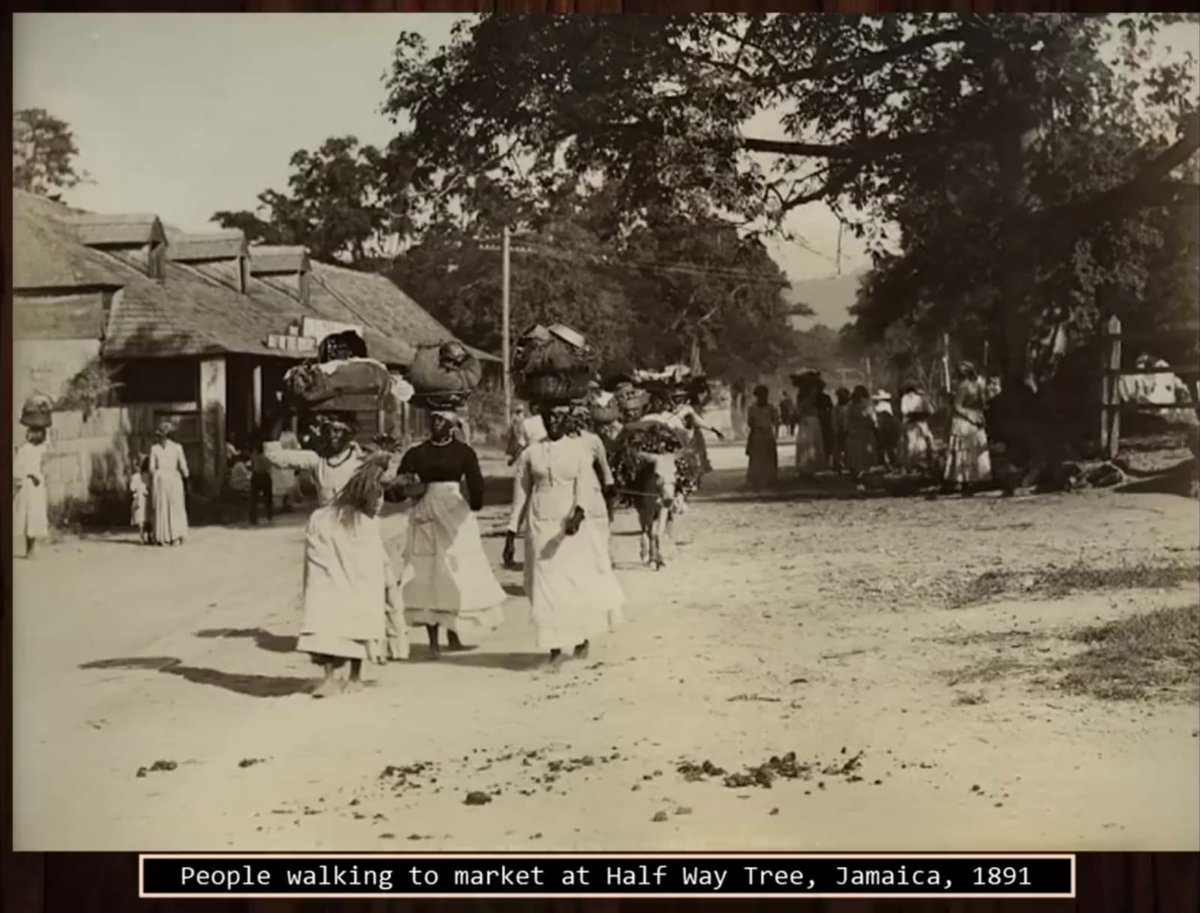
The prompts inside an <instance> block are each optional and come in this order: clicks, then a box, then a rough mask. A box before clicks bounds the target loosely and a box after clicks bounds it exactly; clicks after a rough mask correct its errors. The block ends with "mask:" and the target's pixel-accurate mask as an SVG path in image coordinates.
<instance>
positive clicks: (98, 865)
mask: <svg viewBox="0 0 1200 913" xmlns="http://www.w3.org/2000/svg"><path fill="white" fill-rule="evenodd" d="M17 5H18V6H19V8H20V9H21V10H23V11H31V12H33V11H47V12H49V11H72V10H78V11H83V10H86V11H89V12H96V11H106V10H107V11H116V10H123V11H135V10H147V9H156V10H159V11H168V10H173V11H187V10H206V11H213V12H215V11H241V12H262V13H288V12H336V11H343V12H401V13H403V12H427V13H428V12H437V13H470V12H496V11H501V12H506V13H571V12H576V13H619V12H624V13H627V14H664V13H682V12H694V13H705V12H749V13H763V12H818V11H824V12H832V13H881V12H932V11H935V10H960V11H966V10H972V11H975V12H980V13H990V12H1002V11H1003V12H1017V11H1022V12H1033V11H1040V12H1051V11H1058V12H1068V11H1078V12H1101V11H1113V12H1117V11H1126V10H1136V9H1138V5H1137V4H1134V3H1130V2H1124V3H1100V2H1083V3H1069V2H1063V0H1052V2H1032V0H1023V2H1022V0H1018V2H997V0H948V2H941V3H928V2H924V3H923V2H916V0H908V2H904V0H890V2H871V0H802V2H781V0H774V2H770V0H745V2H736V0H343V2H331V0H241V2H221V0H217V2H213V0H207V2H204V0H193V2H179V0H176V2H166V3H159V4H148V3H131V2H128V0H126V2H120V0H90V2H84V0H77V2H40V3H39V2H25V3H19V4H17ZM1167 7H1174V8H1178V9H1184V8H1185V7H1184V4H1183V3H1182V2H1179V3H1166V4H1164V3H1161V2H1160V3H1158V4H1154V5H1152V7H1151V8H1156V9H1164V8H1167ZM9 21H10V22H11V20H9ZM5 39H6V40H5V48H4V49H5V52H6V53H7V54H8V56H9V60H10V64H11V54H12V50H11V47H12V46H11V31H10V29H6V30H5ZM10 72H11V69H10ZM5 180H6V182H11V175H10V174H9V173H7V172H6V173H5ZM9 189H10V188H6V192H5V197H6V198H8V191H9ZM6 224H7V222H6ZM9 244H10V242H9V241H8V239H6V244H5V246H6V248H7V247H8V246H9ZM6 294H8V292H7V289H6ZM6 304H7V303H6ZM0 313H2V314H3V315H4V317H5V327H4V329H5V332H4V334H3V336H4V344H5V347H6V348H5V354H6V355H7V353H8V349H7V346H8V345H10V344H11V331H10V330H9V328H8V326H7V316H8V314H10V313H11V310H10V308H9V307H7V306H5V307H3V308H0ZM5 374H7V372H5ZM8 383H9V384H10V385H11V379H10V380H9V381H8ZM8 401H11V397H8ZM9 424H10V423H6V424H5V426H4V427H5V430H6V431H7V430H8V428H9ZM3 451H4V453H5V454H7V455H8V458H9V459H11V448H9V447H5V448H3ZM4 578H5V579H4V583H5V587H4V591H5V592H4V597H5V613H4V635H5V645H6V648H7V645H9V644H11V618H12V614H11V609H12V605H11V588H10V586H9V583H10V581H9V579H8V575H7V574H5V575H4ZM11 669H12V664H11V663H9V664H6V669H5V674H4V675H3V682H2V685H3V698H4V699H3V702H2V703H3V708H4V713H5V716H6V719H5V720H4V723H5V725H3V726H0V729H2V730H3V733H4V738H5V740H6V741H8V742H10V741H11V733H12V726H11V722H12V716H11V713H12V702H11V698H12V690H11ZM11 748H12V746H11V744H7V745H5V750H4V753H3V754H4V770H5V772H6V773H7V774H8V776H6V777H5V780H6V781H7V782H11V770H12V765H11ZM0 810H2V812H3V818H4V821H3V825H4V827H5V828H6V830H7V833H9V834H11V824H12V809H11V799H10V795H9V793H8V791H7V790H5V795H4V798H3V800H0ZM6 846H7V842H6ZM1064 849H1067V848H1064ZM0 876H2V880H3V888H2V890H3V895H2V898H3V908H4V909H5V910H6V911H11V913H124V911H130V913H134V911H136V913H165V911H174V910H183V911H187V913H318V911H326V910H329V911H333V910H337V911H349V913H385V911H403V913H435V911H436V913H440V911H447V910H465V911H474V913H507V911H512V913H517V911H529V913H676V911H679V913H683V911H688V910H694V909H696V908H697V907H703V906H705V905H703V904H701V903H697V902H696V901H684V900H664V901H644V900H635V901H616V900H562V901H523V900H517V899H514V900H511V901H497V900H462V901H441V902H435V901H390V900H378V901H342V902H334V901H322V900H312V901H287V900H271V901H253V900H250V901H248V900H221V899H213V900H196V901H161V900H160V901H139V900H138V899H137V897H136V894H137V860H136V857H134V856H132V855H128V854H92V855H88V854H75V853H59V854H39V853H23V854H13V853H11V852H10V851H8V850H7V849H6V851H5V853H4V858H3V864H2V868H0ZM707 906H708V907H709V908H711V909H720V910H721V911H722V913H725V911H728V913H752V911H753V913H768V911H769V913H777V911H781V910H784V909H787V910H802V911H808V913H818V911H822V913H823V911H838V913H876V911H881V913H949V911H970V913H1008V911H1012V913H1016V911H1022V913H1068V911H1071V913H1183V911H1194V910H1197V909H1200V854H1195V853H1191V854H1169V853H1167V854H1147V853H1136V854H1135V853H1103V854H1088V855H1084V856H1081V857H1080V858H1079V864H1078V897H1077V898H1076V899H1074V900H1051V901H1020V900H1014V901H994V900H983V901H938V900H925V901H903V900H899V901H868V900H846V901H819V900H818V901H807V902H805V901H799V902H797V901H786V902H780V901H771V900H767V899H763V900H747V901H738V900H723V901H717V902H715V903H713V904H709V905H707Z"/></svg>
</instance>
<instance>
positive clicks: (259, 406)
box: [250, 365, 263, 434]
mask: <svg viewBox="0 0 1200 913" xmlns="http://www.w3.org/2000/svg"><path fill="white" fill-rule="evenodd" d="M250 428H251V430H252V431H253V432H254V433H255V434H259V433H261V432H262V430H263V374H262V365H255V366H254V367H253V368H251V369H250Z"/></svg>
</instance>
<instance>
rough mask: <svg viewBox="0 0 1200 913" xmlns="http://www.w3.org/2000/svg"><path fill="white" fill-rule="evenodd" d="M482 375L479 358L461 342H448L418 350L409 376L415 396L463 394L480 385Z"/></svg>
mask: <svg viewBox="0 0 1200 913" xmlns="http://www.w3.org/2000/svg"><path fill="white" fill-rule="evenodd" d="M482 376H483V366H482V365H481V364H480V363H479V359H477V358H476V357H475V356H474V355H472V354H471V353H470V352H468V351H467V349H466V347H465V346H463V345H462V343H459V342H454V341H451V342H445V343H441V344H439V345H435V346H421V348H419V349H417V354H416V355H414V356H413V363H412V367H411V368H410V369H409V374H408V379H409V382H410V383H412V385H413V388H414V390H415V391H416V394H417V396H430V395H442V394H459V395H462V396H466V395H468V394H470V393H471V391H473V390H474V389H475V388H476V387H477V386H479V379H480V378H481V377H482ZM414 399H416V397H414Z"/></svg>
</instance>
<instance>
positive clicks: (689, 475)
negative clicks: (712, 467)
mask: <svg viewBox="0 0 1200 913" xmlns="http://www.w3.org/2000/svg"><path fill="white" fill-rule="evenodd" d="M647 453H651V454H654V453H671V454H674V455H675V471H676V473H677V474H678V475H677V477H676V491H677V492H678V493H679V494H682V495H684V496H685V497H686V496H689V495H691V494H692V493H693V492H695V491H696V490H697V489H698V488H699V487H700V479H701V476H702V474H703V472H702V468H701V463H700V455H699V454H698V453H696V451H695V449H694V448H693V447H692V443H691V439H690V438H689V437H688V435H687V434H685V433H683V432H679V431H676V430H674V429H672V428H670V427H668V426H667V425H664V424H662V423H661V422H637V423H634V424H632V425H626V426H625V427H624V428H622V429H621V433H620V434H618V435H617V437H616V440H615V441H613V443H612V445H611V447H610V449H609V454H608V461H609V464H610V466H611V467H612V471H613V477H614V479H615V481H616V484H617V488H618V490H620V491H621V492H623V493H622V494H621V497H620V500H621V503H622V504H624V505H626V506H628V505H629V504H630V503H631V502H632V498H631V497H630V495H629V494H627V492H630V491H637V490H638V485H639V483H640V482H641V481H642V474H643V473H644V472H645V462H644V460H643V454H647Z"/></svg>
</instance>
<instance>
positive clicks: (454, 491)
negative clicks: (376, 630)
mask: <svg viewBox="0 0 1200 913" xmlns="http://www.w3.org/2000/svg"><path fill="white" fill-rule="evenodd" d="M455 425H456V416H455V415H454V413H453V412H434V413H433V415H432V417H431V421H430V428H431V431H430V437H429V440H427V441H425V442H424V443H421V444H418V445H416V446H415V447H412V448H410V449H409V450H408V451H407V452H406V453H405V454H404V457H403V459H402V460H401V461H400V475H401V476H406V475H407V476H410V477H411V476H416V477H417V478H419V479H420V480H421V484H420V485H419V486H417V487H416V488H415V489H414V488H409V489H407V490H406V494H407V495H409V496H415V500H414V503H413V506H412V509H411V510H410V511H409V528H408V542H407V543H406V545H405V549H404V575H403V585H404V588H403V592H404V607H405V608H404V616H405V620H406V621H407V622H408V624H410V625H424V626H425V629H426V630H427V631H428V633H429V647H430V649H431V650H432V652H433V655H434V658H437V657H438V656H440V655H441V645H440V644H439V642H438V629H439V628H440V627H444V628H446V630H447V631H448V633H449V637H450V646H451V647H461V642H460V641H459V637H460V636H461V635H466V636H467V637H468V638H469V639H471V640H474V641H478V640H479V639H481V638H482V637H483V636H486V635H487V634H489V633H490V632H492V631H494V630H495V629H496V628H498V627H499V626H500V624H501V622H502V621H503V620H504V616H503V610H502V603H503V602H504V599H505V594H504V590H503V589H502V588H501V586H500V583H499V582H498V581H497V580H496V576H495V574H493V573H492V568H491V565H490V564H489V562H488V559H487V555H486V554H485V553H484V550H483V541H482V540H481V538H480V535H479V524H478V523H477V522H476V520H475V512H476V511H478V510H479V509H480V508H482V507H483V473H482V471H481V470H480V468H479V458H478V457H477V456H476V455H475V451H474V450H472V449H471V447H470V446H469V445H468V444H465V443H463V442H462V441H460V440H457V439H456V438H455V435H454V429H455ZM464 488H465V489H466V497H465V498H464V497H463V489H464Z"/></svg>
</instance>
